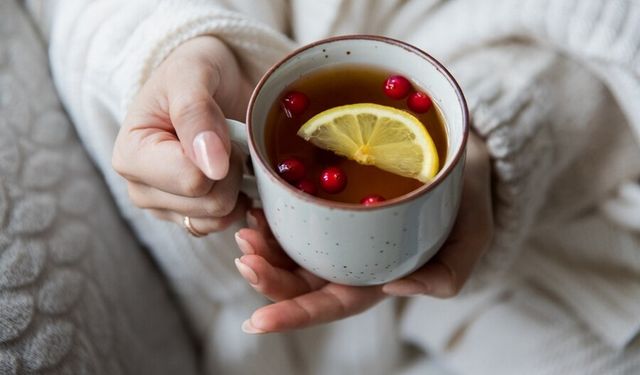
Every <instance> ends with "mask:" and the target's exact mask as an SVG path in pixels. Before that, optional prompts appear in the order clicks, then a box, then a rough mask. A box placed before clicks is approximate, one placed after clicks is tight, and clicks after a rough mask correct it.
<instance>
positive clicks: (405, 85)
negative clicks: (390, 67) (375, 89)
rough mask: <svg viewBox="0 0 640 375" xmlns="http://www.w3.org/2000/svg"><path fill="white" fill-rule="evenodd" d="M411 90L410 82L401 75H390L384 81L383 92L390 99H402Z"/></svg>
mask: <svg viewBox="0 0 640 375" xmlns="http://www.w3.org/2000/svg"><path fill="white" fill-rule="evenodd" d="M409 91H411V82H409V80H408V79H406V78H404V77H403V76H391V77H389V78H387V80H386V81H384V93H385V95H387V96H388V97H390V98H392V99H404V98H405V97H406V96H407V95H409Z"/></svg>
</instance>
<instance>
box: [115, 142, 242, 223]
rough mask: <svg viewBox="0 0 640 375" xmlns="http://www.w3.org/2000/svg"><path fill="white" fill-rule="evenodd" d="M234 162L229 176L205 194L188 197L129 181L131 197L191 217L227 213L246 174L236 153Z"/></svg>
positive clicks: (140, 203) (149, 206)
mask: <svg viewBox="0 0 640 375" xmlns="http://www.w3.org/2000/svg"><path fill="white" fill-rule="evenodd" d="M231 164H232V167H231V168H230V170H229V173H228V175H227V176H226V177H225V178H224V179H223V180H221V181H219V182H217V183H215V184H214V185H213V186H212V187H211V189H210V190H209V191H208V192H207V193H206V194H205V195H203V196H199V197H185V196H180V195H176V194H171V193H167V192H165V191H162V190H159V189H156V188H154V187H151V186H148V185H145V184H140V183H135V182H129V183H128V191H129V197H130V198H131V201H132V202H133V203H134V204H135V205H136V206H138V207H140V208H146V209H155V210H168V211H173V212H176V213H178V214H180V215H182V216H191V217H210V218H215V217H222V216H226V215H228V214H229V213H230V212H231V210H232V209H233V208H234V206H235V202H236V199H237V197H238V192H239V189H240V183H241V181H242V173H243V172H242V161H241V159H240V157H239V156H238V155H236V154H235V153H234V156H232V161H231Z"/></svg>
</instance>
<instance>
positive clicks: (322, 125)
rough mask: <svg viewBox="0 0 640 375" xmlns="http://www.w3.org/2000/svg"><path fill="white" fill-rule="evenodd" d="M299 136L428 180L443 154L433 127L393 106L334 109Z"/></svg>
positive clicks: (312, 121)
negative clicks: (430, 130)
mask: <svg viewBox="0 0 640 375" xmlns="http://www.w3.org/2000/svg"><path fill="white" fill-rule="evenodd" d="M298 136H300V137H302V138H304V139H305V140H307V141H309V142H311V143H313V144H314V145H316V146H317V147H320V148H322V149H325V150H330V151H333V152H334V153H336V154H338V155H342V156H344V157H347V158H349V159H351V160H355V161H356V162H358V163H360V164H364V165H373V166H376V167H378V168H380V169H382V170H385V171H388V172H391V173H395V174H397V175H400V176H405V177H410V178H415V179H417V180H420V181H422V182H428V181H430V180H431V179H432V178H433V176H435V174H436V173H437V172H438V153H437V152H436V147H435V145H434V144H433V140H432V139H431V136H430V135H429V133H428V132H427V129H426V128H425V127H424V125H422V123H421V122H420V120H418V119H417V118H415V117H414V116H413V115H411V114H410V113H408V112H405V111H401V110H399V109H396V108H393V107H388V106H384V105H379V104H373V103H360V104H349V105H343V106H340V107H334V108H331V109H328V110H326V111H324V112H320V113H319V114H317V115H315V116H314V117H312V118H311V119H310V120H309V121H307V122H306V123H305V124H304V125H302V127H300V129H299V130H298Z"/></svg>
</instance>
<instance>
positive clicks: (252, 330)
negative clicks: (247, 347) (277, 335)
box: [240, 319, 266, 335]
mask: <svg viewBox="0 0 640 375" xmlns="http://www.w3.org/2000/svg"><path fill="white" fill-rule="evenodd" d="M240 329H242V332H244V333H248V334H251V335H255V334H257V333H266V331H263V330H261V329H259V328H256V327H254V326H253V324H251V319H247V320H245V321H244V322H242V326H240Z"/></svg>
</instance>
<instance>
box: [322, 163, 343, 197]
mask: <svg viewBox="0 0 640 375" xmlns="http://www.w3.org/2000/svg"><path fill="white" fill-rule="evenodd" d="M320 186H322V189H323V190H324V191H326V192H327V193H331V194H337V193H339V192H341V191H342V190H344V188H345V187H346V186H347V174H346V173H344V171H343V170H342V169H341V168H339V167H328V168H325V169H324V170H323V171H322V173H321V174H320Z"/></svg>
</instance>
